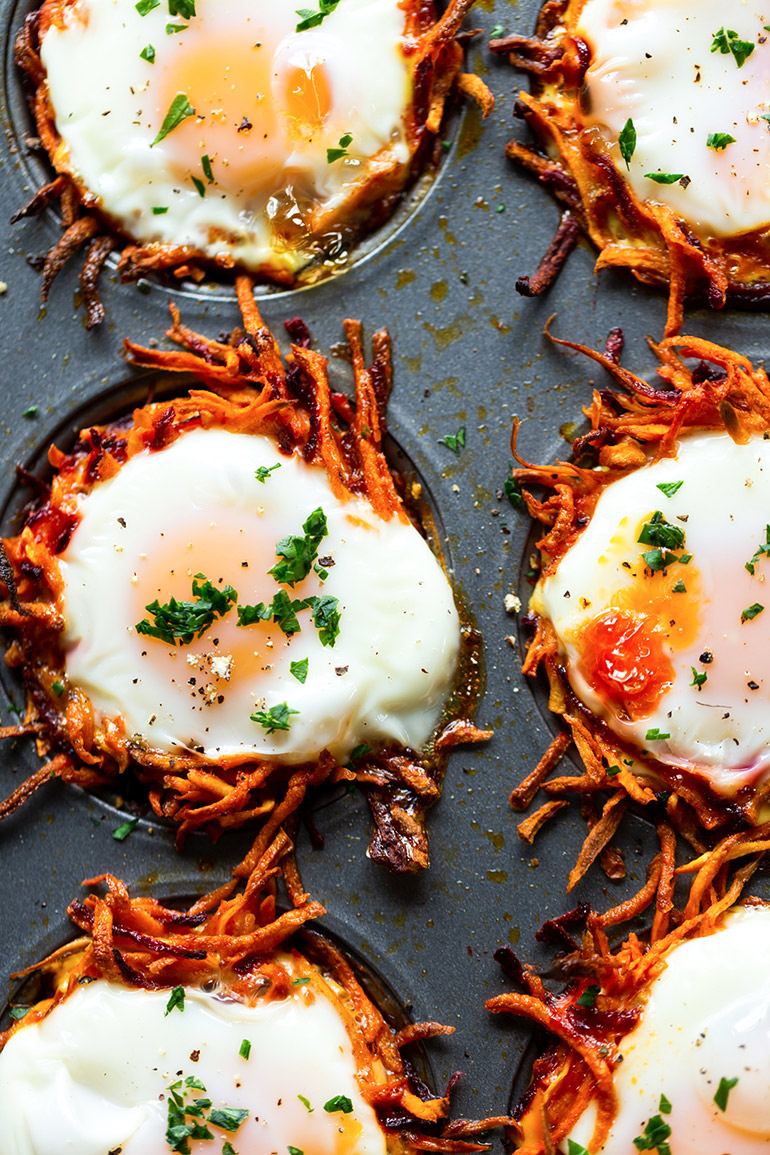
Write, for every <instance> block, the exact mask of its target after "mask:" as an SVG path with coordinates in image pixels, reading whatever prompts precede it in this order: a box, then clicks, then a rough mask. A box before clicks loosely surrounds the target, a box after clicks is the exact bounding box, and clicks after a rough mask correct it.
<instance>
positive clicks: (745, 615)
mask: <svg viewBox="0 0 770 1155" xmlns="http://www.w3.org/2000/svg"><path fill="white" fill-rule="evenodd" d="M764 608H765V607H764V606H761V605H760V604H759V602H754V604H753V605H752V606H747V607H746V609H745V610H742V611H741V625H742V624H743V623H744V622H750V621H751V620H752V619H753V618H755V617H756V616H757V614H761V613H762V610H763V609H764Z"/></svg>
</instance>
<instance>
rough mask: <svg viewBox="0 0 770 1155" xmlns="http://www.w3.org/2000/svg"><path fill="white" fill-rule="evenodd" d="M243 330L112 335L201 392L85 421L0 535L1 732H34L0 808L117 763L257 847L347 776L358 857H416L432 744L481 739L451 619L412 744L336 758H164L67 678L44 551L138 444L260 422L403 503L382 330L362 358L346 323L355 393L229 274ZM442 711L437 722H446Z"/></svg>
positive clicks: (186, 823) (475, 674)
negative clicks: (10, 691) (5, 693)
mask: <svg viewBox="0 0 770 1155" xmlns="http://www.w3.org/2000/svg"><path fill="white" fill-rule="evenodd" d="M237 288H238V294H239V300H240V303H241V308H242V312H243V320H244V326H245V328H243V329H236V330H235V331H234V332H233V333H232V334H231V335H230V338H229V340H227V341H221V340H211V339H209V338H206V337H203V336H200V335H199V334H196V333H193V332H191V331H190V330H189V329H185V328H184V327H183V326H182V324H181V322H180V319H179V315H178V312H177V310H176V309H175V308H174V307H173V306H172V314H173V318H174V323H173V326H172V327H171V329H169V330H168V336H169V337H171V339H172V340H174V341H175V342H177V344H179V345H181V346H182V350H181V351H178V352H176V351H159V350H155V349H146V348H143V347H141V346H138V345H135V344H133V343H132V342H130V341H126V356H127V357H128V359H129V360H130V361H131V362H132V363H134V364H136V365H144V366H148V367H151V368H153V369H157V370H166V371H172V372H182V373H191V374H194V375H195V377H196V378H198V380H199V381H201V382H203V383H204V384H205V385H206V386H207V387H208V388H207V389H200V388H199V389H193V390H192V391H191V392H190V394H189V395H188V396H186V397H185V396H182V397H179V398H177V399H175V400H173V401H172V402H155V403H151V404H148V405H146V406H144V407H143V408H141V409H138V410H136V411H135V412H134V414H133V418H132V419H131V421H129V422H124V423H117V424H114V425H110V426H101V427H93V428H90V429H87V430H84V431H83V432H82V433H81V435H80V438H79V440H78V442H77V444H76V446H75V448H74V449H73V451H72V452H70V453H67V454H65V453H63V452H62V451H60V450H59V449H56V448H52V449H51V450H50V452H49V460H50V463H51V465H52V466H53V467H54V469H55V476H54V479H53V482H52V483H51V485H50V486H49V487H47V488H46V491H45V494H44V496H43V498H42V499H41V500H40V501H38V503H37V504H35V505H34V506H33V507H31V508H30V509H29V510H28V512H27V515H26V521H25V524H24V527H23V529H22V531H21V533H19V534H18V535H17V536H15V537H10V538H6V539H5V540H4V542H3V548H4V556H3V570H2V573H0V580H1V581H2V583H3V589H4V591H5V599H4V600H3V601H2V603H0V622H2V624H3V625H4V626H5V627H6V629H8V630H9V631H10V632H11V633H12V635H13V641H12V644H11V645H10V648H9V649H8V651H7V653H6V662H7V663H8V665H9V666H11V667H12V668H14V669H16V670H18V671H19V672H20V673H21V676H22V678H23V680H24V684H25V688H26V691H27V695H28V697H27V710H26V716H25V718H24V720H23V722H21V724H20V725H17V726H9V727H5V728H2V729H0V737H11V736H17V735H22V734H34V735H36V737H37V746H38V752H39V754H40V755H41V757H43V759H44V762H43V765H42V766H41V767H40V769H39V770H38V771H37V772H36V773H34V774H33V775H32V776H31V777H30V778H29V779H28V780H27V781H26V782H24V783H23V784H22V785H21V786H19V787H18V788H17V789H16V790H14V791H13V793H12V794H11V795H10V797H8V798H7V799H6V800H5V801H4V802H2V803H0V818H4V817H6V816H7V815H9V814H11V813H12V812H13V811H14V810H16V809H17V808H18V807H19V806H20V805H21V804H22V803H23V802H24V801H25V800H26V799H28V798H29V797H30V796H31V795H32V794H34V792H35V791H36V790H37V789H38V788H39V787H40V786H42V785H43V784H44V783H45V782H46V781H48V780H49V779H50V778H51V777H56V778H60V779H62V780H63V781H65V782H71V783H74V784H76V785H79V786H82V787H84V788H86V789H92V788H95V787H101V786H108V785H112V786H115V785H116V784H117V783H118V781H119V779H120V775H122V774H123V773H124V772H126V771H127V770H128V769H129V768H130V769H131V770H132V771H133V772H134V774H135V775H136V777H137V778H139V779H140V780H141V781H142V782H143V783H145V784H146V785H147V786H148V787H149V802H150V805H151V806H152V809H153V811H154V812H155V813H156V814H157V815H158V816H160V817H163V818H166V819H169V820H170V821H171V822H173V823H174V824H175V825H176V826H177V827H178V836H179V838H180V839H183V838H184V836H185V835H186V834H188V833H189V832H190V831H192V830H197V829H206V830H208V832H209V833H210V834H211V835H212V836H214V837H216V836H218V834H220V833H221V832H222V831H224V830H227V829H231V828H237V827H241V826H243V825H244V824H256V825H257V826H258V828H259V834H258V836H257V842H256V844H255V853H256V854H260V853H262V852H263V851H264V850H265V848H266V847H267V845H268V844H269V842H270V840H271V838H272V837H273V835H274V834H275V832H276V831H277V830H278V829H279V827H280V826H281V824H282V823H283V822H285V821H286V820H287V819H288V818H289V817H290V816H291V815H293V814H294V813H295V812H296V811H297V809H298V807H299V806H300V805H301V804H302V802H303V801H304V799H305V797H306V794H307V792H308V790H310V789H312V788H313V787H315V786H318V785H320V784H321V783H323V782H330V783H333V782H340V781H348V782H356V783H358V784H359V785H360V786H361V788H362V789H363V791H364V792H365V794H366V797H367V799H368V802H369V806H370V809H371V812H372V815H373V818H374V824H375V831H374V835H373V838H372V843H371V846H370V855H371V857H372V858H373V859H375V860H376V861H379V862H381V863H384V864H386V865H388V866H389V867H390V868H391V869H393V870H396V871H415V870H419V869H422V868H424V867H426V866H427V865H428V843H427V834H426V830H425V811H426V809H427V807H428V806H430V805H431V803H433V802H434V801H435V800H436V799H437V798H438V796H439V794H440V784H441V778H442V774H443V769H444V767H445V763H446V754H447V752H448V751H449V750H450V749H451V748H452V747H453V746H455V745H457V744H458V743H461V742H477V741H482V740H485V739H486V738H488V737H489V736H490V734H489V733H488V732H487V731H481V730H478V729H477V728H476V727H475V726H474V725H473V724H472V722H470V721H469V720H468V718H467V716H466V713H467V712H469V711H471V710H472V708H473V705H474V702H475V700H476V697H477V694H478V691H479V680H480V662H479V644H480V640H479V638H478V635H477V634H476V633H475V631H473V630H472V629H470V628H465V629H464V630H463V645H462V647H461V654H460V660H459V665H458V671H457V675H456V680H455V687H454V691H453V693H452V695H451V697H450V700H449V702H448V703H447V704H446V707H445V714H444V721H443V722H442V723H440V726H439V731H438V732H437V734H436V735H435V737H434V739H433V741H432V743H431V744H430V748H429V749H428V751H427V752H426V753H425V755H424V756H421V755H419V754H417V753H416V752H415V751H413V750H410V749H405V748H402V747H400V746H393V745H392V746H389V747H388V746H384V747H383V748H380V749H376V750H371V751H369V750H368V748H367V752H366V753H363V754H361V755H360V756H358V757H356V758H354V760H353V762H351V763H350V764H348V765H346V766H341V765H338V764H337V762H336V761H335V759H334V758H333V757H332V756H331V755H330V754H329V753H328V751H324V752H323V753H322V754H321V756H320V757H319V759H318V760H317V762H311V763H304V764H302V765H300V766H285V765H281V764H280V763H279V762H277V761H276V760H271V759H267V758H257V757H254V756H250V755H248V754H246V755H244V756H242V757H241V756H230V757H228V758H226V759H223V760H220V761H217V762H216V763H215V762H213V761H212V760H211V759H207V758H206V757H204V756H202V755H200V754H198V753H195V752H192V751H191V752H189V753H187V752H184V753H182V754H179V753H177V754H174V755H170V754H165V753H162V752H160V751H157V750H155V751H153V750H152V749H146V750H143V749H141V748H138V747H137V746H136V745H135V744H131V742H130V740H129V739H128V737H127V735H126V734H125V733H124V732H123V731H122V729H121V727H120V725H119V724H116V723H115V721H110V720H109V719H105V720H104V721H103V722H99V720H98V718H97V716H96V713H95V711H94V707H93V705H92V703H91V701H90V700H89V698H88V697H87V695H86V694H85V693H84V692H83V691H82V690H80V689H78V687H77V686H69V685H68V683H67V678H66V672H65V658H64V655H63V653H62V650H61V645H60V637H61V632H62V629H63V628H64V622H63V619H62V615H61V612H60V606H59V597H60V590H59V588H58V587H59V584H60V579H59V570H58V566H57V564H56V557H57V555H58V554H59V553H61V552H62V551H63V550H64V549H65V547H66V545H67V543H68V541H69V538H70V536H71V534H72V532H73V530H74V528H75V525H76V524H77V521H78V517H79V515H78V514H76V513H75V514H73V512H72V502H71V500H68V499H71V497H72V495H73V494H76V493H82V492H87V491H88V490H90V489H91V488H92V487H93V486H94V485H96V484H98V482H99V481H100V480H104V479H107V478H109V477H111V476H113V474H115V473H116V472H117V471H118V470H119V469H120V468H121V466H122V465H123V464H124V463H125V462H126V461H127V460H129V459H130V458H131V457H132V456H134V455H135V454H137V453H141V452H146V451H147V450H150V451H156V450H159V449H162V448H163V446H165V445H167V444H168V443H170V442H171V441H173V440H174V439H175V438H177V437H178V436H180V435H181V434H183V433H184V432H185V431H188V430H190V429H196V428H202V427H226V428H227V429H228V430H229V431H231V432H241V433H243V432H248V433H263V434H267V435H269V436H270V437H272V438H273V439H274V440H275V441H276V443H277V445H278V446H279V448H280V449H281V450H282V451H283V452H284V453H287V454H291V453H293V452H294V451H299V452H301V454H302V456H303V457H304V459H305V461H306V462H307V463H308V464H311V465H314V466H317V467H318V468H319V469H323V470H324V471H325V472H326V474H327V477H328V481H329V484H330V486H331V488H332V490H333V492H334V493H335V494H336V495H338V496H340V497H342V498H343V499H344V498H345V497H346V496H348V497H350V496H362V497H365V498H366V499H367V500H368V501H369V502H370V504H371V506H372V508H373V509H374V511H375V512H376V513H378V514H379V516H380V517H382V518H383V519H384V520H386V521H387V520H389V519H390V518H391V517H398V518H401V519H402V520H407V518H408V514H407V507H406V506H405V505H404V503H403V502H402V499H401V496H400V494H399V492H398V489H399V488H400V487H402V483H401V480H400V479H399V478H398V477H396V476H394V475H393V474H392V473H391V471H390V469H389V467H388V463H387V461H386V458H385V455H384V453H383V438H384V436H385V407H386V403H387V398H388V395H389V393H390V388H391V383H392V368H391V355H390V340H389V337H388V334H387V333H386V332H385V331H381V332H379V333H376V334H375V336H374V338H373V349H374V359H373V362H372V364H371V366H370V367H369V368H367V367H366V363H365V360H364V352H363V334H362V329H361V325H360V324H359V323H358V322H356V321H346V322H345V331H346V335H347V339H348V347H349V350H350V357H351V360H352V365H353V375H354V378H355V399H354V400H353V399H350V398H348V397H347V396H346V395H343V394H341V393H337V392H335V391H333V390H332V389H331V387H330V385H329V380H328V376H327V371H326V365H327V363H326V360H325V358H324V357H322V356H321V355H320V354H319V353H317V352H315V351H314V350H312V349H311V348H310V347H309V346H310V337H309V334H308V333H307V330H306V328H305V326H304V325H303V323H302V322H301V321H299V320H297V319H295V320H294V321H293V322H290V323H289V328H290V331H291V332H292V334H293V336H294V338H295V342H294V344H292V346H291V353H290V354H289V356H288V358H287V360H286V363H284V361H283V360H282V358H281V355H280V353H279V349H278V345H277V343H276V341H275V339H274V337H273V336H272V334H271V333H270V331H269V329H267V327H266V326H265V324H264V323H263V321H262V318H261V316H260V314H259V312H258V310H257V307H256V304H255V301H254V296H253V286H252V282H251V281H250V280H249V279H248V278H245V277H244V278H239V279H238V282H237ZM447 719H449V720H448V721H447Z"/></svg>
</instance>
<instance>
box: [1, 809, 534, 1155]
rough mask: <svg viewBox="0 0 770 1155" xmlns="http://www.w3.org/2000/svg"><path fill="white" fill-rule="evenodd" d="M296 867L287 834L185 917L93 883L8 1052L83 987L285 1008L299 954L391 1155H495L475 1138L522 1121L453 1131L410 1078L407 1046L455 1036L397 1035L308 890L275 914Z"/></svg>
mask: <svg viewBox="0 0 770 1155" xmlns="http://www.w3.org/2000/svg"><path fill="white" fill-rule="evenodd" d="M287 870H288V871H296V866H295V864H294V862H293V847H292V843H291V841H290V839H289V838H288V836H287V835H286V834H285V832H283V831H281V832H279V834H278V835H277V836H276V837H275V839H274V840H273V841H272V843H271V844H270V845H269V846H268V847H267V848H266V850H265V852H264V854H262V855H261V857H260V858H259V859H258V860H257V861H256V862H255V863H254V865H253V867H252V868H251V870H250V872H249V874H248V876H247V877H245V878H243V880H242V882H241V884H240V885H238V883H239V877H242V876H238V875H234V877H233V879H232V881H231V882H230V883H226V884H225V885H224V886H223V887H220V888H219V889H218V890H216V891H214V892H213V893H212V894H210V895H207V896H204V897H203V898H201V899H198V901H197V902H195V903H193V904H192V905H191V906H190V907H189V908H188V909H186V910H184V909H182V910H179V909H175V908H172V907H168V906H165V905H163V904H162V903H161V902H159V901H158V900H156V899H154V898H141V897H132V896H131V895H130V893H129V891H128V889H127V888H126V886H125V884H124V883H123V882H121V881H120V880H119V879H117V878H115V877H114V876H113V875H111V874H104V875H100V876H99V877H97V878H91V879H88V880H86V881H85V882H84V884H83V885H84V886H87V887H90V888H97V887H99V886H100V885H102V886H103V887H104V888H105V890H97V889H91V892H90V893H89V894H88V896H87V897H86V898H85V900H83V901H80V900H76V901H74V902H72V903H71V904H70V906H69V909H68V912H67V913H68V915H69V917H70V919H71V920H72V922H73V923H74V925H75V926H76V927H77V928H78V929H79V930H80V931H81V932H82V935H81V937H80V938H77V939H75V941H73V942H71V943H69V944H67V945H65V946H63V947H61V948H59V949H58V950H56V951H54V952H53V954H51V955H49V957H48V958H46V959H44V960H43V961H42V962H41V963H38V964H36V965H35V966H33V967H30V968H28V969H27V970H25V971H23V972H20V974H19V975H17V976H15V977H17V978H19V977H24V976H29V975H31V974H35V975H36V976H37V984H38V987H41V986H44V987H45V988H46V993H45V997H43V998H41V999H39V1001H37V1002H36V1003H35V1005H34V1006H33V1007H32V1008H31V1009H30V1010H29V1011H28V1012H27V1013H26V1014H25V1015H24V1017H23V1019H20V1020H18V1021H16V1022H14V1023H13V1025H12V1026H11V1027H10V1028H9V1029H8V1030H6V1031H5V1032H2V1033H0V1050H2V1048H3V1047H4V1046H5V1045H6V1043H7V1042H8V1040H9V1039H10V1038H11V1037H12V1036H13V1035H15V1034H16V1033H17V1032H19V1031H23V1030H25V1029H26V1028H27V1027H29V1026H30V1025H31V1024H34V1023H38V1022H40V1021H42V1020H43V1019H45V1018H46V1017H48V1016H49V1015H51V1014H52V1013H54V1012H55V1010H56V1007H57V1006H59V1005H60V1004H61V1003H62V1001H63V1000H64V999H66V998H67V997H68V996H69V995H71V994H72V993H74V992H75V991H76V990H78V988H79V987H80V986H81V985H83V984H85V983H91V982H94V981H99V980H109V981H111V982H114V983H120V984H122V985H124V986H129V987H135V988H138V989H144V990H152V991H157V990H172V989H173V988H175V987H177V986H181V987H185V988H192V987H201V986H205V985H206V984H207V983H208V982H209V981H211V980H212V979H215V980H216V983H217V986H218V987H219V988H220V989H224V990H225V991H227V995H228V997H229V998H235V999H238V1000H242V1001H244V1002H246V1003H250V1004H252V1003H254V1002H255V1001H263V1000H271V999H285V998H286V997H288V996H289V995H290V993H291V985H290V983H289V978H290V977H291V976H290V973H289V972H287V970H286V969H285V966H284V964H283V963H282V962H281V961H280V959H279V958H277V957H276V954H275V952H276V951H278V950H279V949H280V950H281V951H282V952H284V954H285V953H287V952H291V955H292V956H293V958H294V960H295V961H294V965H295V967H299V968H300V969H301V970H302V972H303V973H304V975H305V976H306V977H304V978H303V979H302V982H303V983H306V982H308V981H310V982H312V983H315V982H317V983H318V984H319V991H318V993H320V992H321V991H323V990H325V991H327V992H328V995H327V997H331V998H333V999H334V1000H335V1001H336V1003H337V1007H338V1012H339V1014H340V1016H341V1018H342V1019H343V1023H344V1025H345V1028H346V1030H347V1033H348V1037H349V1039H350V1042H351V1047H352V1050H353V1055H354V1057H355V1061H356V1067H357V1077H358V1082H359V1085H360V1087H361V1091H362V1093H363V1096H364V1098H365V1099H367V1100H368V1101H369V1102H370V1103H371V1104H372V1105H373V1106H374V1108H375V1110H376V1112H377V1115H378V1119H379V1122H380V1126H381V1127H382V1130H383V1132H384V1135H385V1139H386V1143H387V1149H388V1151H389V1152H390V1153H391V1155H409V1152H413V1151H415V1150H432V1151H438V1152H446V1153H449V1152H453V1151H458V1150H462V1151H468V1152H481V1151H486V1150H488V1149H489V1146H488V1144H486V1143H479V1142H478V1141H476V1140H475V1139H474V1136H475V1135H478V1134H479V1133H480V1132H486V1131H489V1130H490V1129H492V1128H496V1127H504V1126H510V1125H511V1124H512V1123H513V1120H512V1119H510V1118H508V1117H507V1116H501V1117H496V1118H494V1119H484V1120H467V1119H458V1120H454V1121H451V1122H450V1121H449V1119H448V1114H449V1108H450V1101H449V1095H450V1092H449V1090H448V1091H447V1092H446V1093H445V1094H444V1095H441V1096H435V1095H434V1094H433V1093H432V1092H430V1091H429V1090H428V1088H427V1087H426V1086H425V1084H424V1083H423V1082H422V1080H421V1079H419V1078H417V1077H415V1076H414V1075H413V1074H412V1067H411V1062H410V1060H409V1058H408V1055H404V1054H402V1051H405V1050H406V1049H407V1048H408V1047H409V1046H410V1045H412V1044H414V1043H421V1042H423V1041H424V1040H428V1039H431V1038H434V1037H436V1036H437V1035H442V1034H447V1033H451V1032H452V1031H453V1029H454V1028H452V1027H444V1026H442V1025H441V1024H439V1023H413V1024H410V1025H409V1026H406V1027H404V1028H402V1030H401V1031H396V1030H395V1029H394V1028H393V1027H392V1026H391V1025H390V1024H389V1023H388V1022H387V1021H386V1019H385V1018H384V1016H383V1014H382V1013H381V1011H380V1010H379V1009H378V1007H377V1006H376V1005H375V1004H374V1002H372V999H371V998H370V997H369V995H368V993H367V992H366V990H365V989H364V987H363V986H362V984H361V981H360V980H359V978H358V977H357V975H356V972H355V971H354V969H353V967H352V966H351V964H350V962H349V961H348V959H347V958H346V957H345V955H344V954H343V953H342V951H341V950H340V949H339V948H338V947H337V946H335V945H334V944H333V943H332V942H331V941H330V940H329V939H328V938H326V937H324V936H323V935H321V934H319V933H318V932H317V931H314V930H309V929H307V927H306V924H307V923H308V922H309V921H310V920H312V919H315V918H318V917H319V916H320V915H323V914H324V908H323V907H322V906H321V905H320V903H318V902H314V901H312V900H311V899H310V898H309V896H308V895H307V894H305V893H304V891H302V893H301V894H300V896H299V901H298V902H297V903H296V904H295V905H292V906H291V907H290V908H289V909H288V910H286V911H284V912H283V913H279V912H278V909H277V907H276V899H277V894H278V891H277V882H278V880H279V879H280V878H281V876H284V877H285V876H286V873H287ZM290 893H291V891H290ZM235 1045H236V1048H237V1041H236V1044H235ZM255 1045H258V1041H257V1040H255ZM407 1132H408V1134H407ZM445 1132H448V1134H447V1135H446V1137H444V1136H445ZM458 1143H459V1144H460V1146H458Z"/></svg>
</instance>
